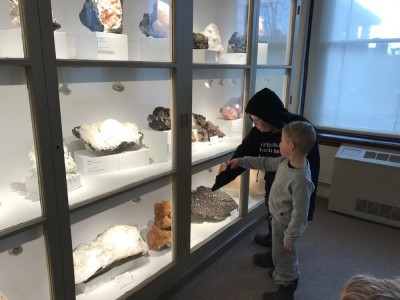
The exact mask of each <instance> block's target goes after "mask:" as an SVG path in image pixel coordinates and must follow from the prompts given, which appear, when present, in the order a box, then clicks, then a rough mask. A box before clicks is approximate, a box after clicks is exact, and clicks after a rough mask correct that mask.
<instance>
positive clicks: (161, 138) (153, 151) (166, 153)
mask: <svg viewBox="0 0 400 300" xmlns="http://www.w3.org/2000/svg"><path fill="white" fill-rule="evenodd" d="M142 133H143V144H144V145H145V146H146V147H148V148H149V155H150V159H151V160H152V162H153V163H161V162H166V161H168V160H170V159H171V157H170V151H171V130H166V131H157V130H152V129H150V130H142Z"/></svg>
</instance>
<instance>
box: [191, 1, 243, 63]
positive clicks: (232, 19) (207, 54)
mask: <svg viewBox="0 0 400 300" xmlns="http://www.w3.org/2000/svg"><path fill="white" fill-rule="evenodd" d="M247 10H248V1H247V0H238V1H230V0H222V1H213V0H195V1H193V33H194V35H193V39H194V40H193V62H194V63H209V64H214V63H222V64H246V62H247V61H246V60H247V55H246V50H247V45H246V42H247V40H246V39H247V35H246V30H247ZM222 16H229V17H222Z"/></svg>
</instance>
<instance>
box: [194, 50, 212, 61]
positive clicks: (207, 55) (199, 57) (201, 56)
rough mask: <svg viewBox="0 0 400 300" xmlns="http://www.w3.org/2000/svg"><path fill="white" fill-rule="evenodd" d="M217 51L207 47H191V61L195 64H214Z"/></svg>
mask: <svg viewBox="0 0 400 300" xmlns="http://www.w3.org/2000/svg"><path fill="white" fill-rule="evenodd" d="M217 61H218V59H217V52H216V51H214V50H208V49H193V62H194V63H197V64H215V63H216V62H217Z"/></svg>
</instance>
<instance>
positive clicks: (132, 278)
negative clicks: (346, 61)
mask: <svg viewBox="0 0 400 300" xmlns="http://www.w3.org/2000/svg"><path fill="white" fill-rule="evenodd" d="M300 2H301V1H283V0H282V1H273V2H271V1H262V0H261V1H259V0H254V1H253V0H238V1H228V0H217V1H214V0H213V1H211V0H207V1H203V0H193V1H186V0H185V1H182V0H175V1H172V0H171V1H170V0H138V1H123V0H99V1H97V0H96V1H94V0H73V1H65V0H29V1H28V0H11V1H9V2H8V1H5V2H3V3H1V4H0V16H2V18H0V37H2V41H5V42H4V43H1V46H0V92H1V95H2V110H1V113H0V114H1V116H2V117H1V121H0V122H1V124H2V127H3V128H4V129H5V130H3V131H2V132H1V133H0V135H1V136H2V138H3V141H5V142H4V143H3V147H2V149H1V150H0V153H1V158H0V161H1V163H2V165H3V166H4V167H5V168H4V170H6V171H5V172H3V175H2V176H1V183H0V195H1V197H0V265H1V266H6V267H7V268H1V270H0V298H1V296H4V297H6V298H8V299H25V298H27V297H28V298H30V299H82V300H89V299H99V298H107V299H156V298H159V297H161V296H162V295H163V294H165V293H166V292H168V288H169V287H170V286H176V285H177V284H179V282H180V281H182V280H183V279H184V276H186V275H187V274H189V273H190V272H191V270H195V269H196V268H197V267H199V266H200V265H201V264H203V263H206V262H207V260H208V259H209V258H210V253H216V252H217V251H219V250H223V249H226V247H227V245H228V244H227V243H228V241H232V240H234V239H235V238H238V237H240V233H241V232H243V231H244V230H245V229H247V228H250V227H251V226H253V225H254V224H256V223H257V222H258V220H260V219H261V218H263V217H264V213H265V211H264V207H263V203H264V195H263V189H264V186H263V180H262V177H263V174H262V173H261V172H260V173H258V174H255V173H254V172H247V171H246V172H244V173H243V174H242V175H241V176H239V177H238V178H237V179H236V180H235V181H234V182H232V183H231V184H229V185H226V186H225V187H223V188H221V189H220V190H219V191H217V192H212V191H211V190H210V188H211V187H212V185H213V183H214V180H215V177H216V176H217V174H218V173H219V172H220V171H221V170H222V168H223V167H224V163H225V162H226V161H227V160H229V158H230V157H231V156H232V154H233V152H234V151H235V149H236V148H237V146H238V145H239V144H240V143H241V141H242V139H243V137H244V136H245V135H246V133H247V132H248V130H249V129H250V126H251V123H250V121H249V119H248V118H247V116H246V115H245V114H244V107H245V105H246V103H247V101H248V99H249V98H250V97H251V95H253V94H254V93H255V92H256V91H258V90H260V89H261V88H263V87H264V86H268V87H270V88H271V89H274V90H275V91H276V92H277V94H278V95H281V96H282V99H283V100H284V101H285V104H286V103H287V97H288V95H289V91H290V83H291V81H290V76H291V73H290V69H291V68H292V65H291V60H290V59H288V57H290V55H292V51H291V50H293V49H292V42H291V40H292V39H293V36H292V34H293V32H294V30H293V28H291V27H293V26H294V24H297V23H295V22H293V18H294V16H295V14H293V11H295V7H296V5H297V4H298V3H300ZM273 3H275V4H277V6H276V7H275V6H274V10H273V11H274V12H275V13H276V14H277V17H276V19H274V20H276V22H277V23H278V24H279V26H278V25H277V26H276V27H274V28H275V29H277V30H275V31H273V33H271V32H272V31H271V28H270V27H268V28H269V29H266V28H264V30H265V31H264V33H265V32H267V33H265V34H264V35H262V37H264V36H266V37H267V40H268V45H267V46H268V47H267V48H266V49H264V48H265V47H264V48H263V46H260V43H264V42H265V41H264V40H262V38H261V35H259V36H257V34H256V32H257V30H258V32H262V30H261V28H260V27H259V26H261V25H260V24H261V23H260V22H258V15H260V20H261V17H266V16H267V15H268V14H269V13H270V9H272V8H271V7H270V6H269V5H272V4H273ZM278 4H279V5H278ZM281 5H282V6H281ZM276 10H277V11H276ZM255 20H257V21H255ZM278 21H279V22H278ZM274 22H275V21H274ZM190 24H193V25H192V26H188V25H190ZM274 24H275V23H274ZM275 25H276V24H275ZM278 29H279V30H278ZM277 31H279V38H275V37H276V36H275V35H274V34H276V33H277ZM284 40H285V42H284ZM205 41H207V42H206V43H205ZM200 44H202V45H200ZM252 44H258V48H257V49H256V48H254V47H250V46H249V45H252ZM7 47H8V49H5V48H7ZM198 47H200V48H198ZM201 47H202V48H201ZM260 49H261V50H260ZM263 49H264V50H267V52H268V53H266V52H262V51H264V50H263ZM256 50H257V51H256ZM270 51H271V52H270ZM257 53H258V57H257ZM262 55H264V56H265V57H268V58H265V59H264V58H262ZM270 64H272V65H273V66H272V67H270ZM278 65H279V66H278ZM280 65H282V66H280ZM207 197H211V198H212V199H214V200H215V199H217V200H221V199H222V202H224V204H223V205H222V206H223V210H222V211H221V210H220V207H214V208H213V207H212V206H211V204H210V202H207V201H208V200H210V198H207ZM199 199H200V200H201V201H202V203H200V202H197V200H199ZM214 202H218V201H214ZM213 204H215V203H213ZM205 212H207V213H205ZM21 274H22V275H21ZM28 293H29V296H28ZM32 294H33V295H34V296H32Z"/></svg>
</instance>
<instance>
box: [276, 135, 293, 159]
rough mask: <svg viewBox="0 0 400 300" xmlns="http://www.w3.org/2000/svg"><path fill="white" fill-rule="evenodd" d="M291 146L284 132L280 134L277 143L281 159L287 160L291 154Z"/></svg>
mask: <svg viewBox="0 0 400 300" xmlns="http://www.w3.org/2000/svg"><path fill="white" fill-rule="evenodd" d="M291 145H292V142H290V141H289V140H288V138H287V136H286V134H285V132H282V137H281V142H280V143H279V151H280V152H281V155H282V156H283V157H285V158H289V156H290V153H291Z"/></svg>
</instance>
